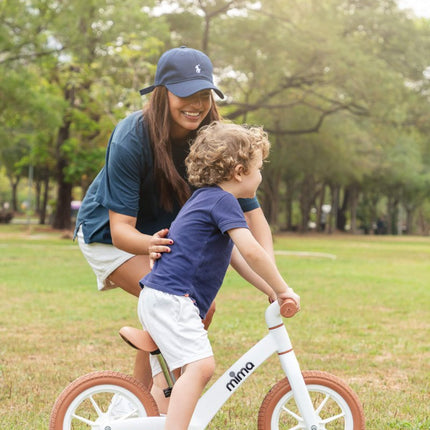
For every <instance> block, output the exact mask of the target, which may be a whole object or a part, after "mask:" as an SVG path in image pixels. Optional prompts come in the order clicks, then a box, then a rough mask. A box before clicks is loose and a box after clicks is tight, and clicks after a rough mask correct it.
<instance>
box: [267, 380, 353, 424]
mask: <svg viewBox="0 0 430 430" xmlns="http://www.w3.org/2000/svg"><path fill="white" fill-rule="evenodd" d="M306 387H307V389H308V391H309V392H310V394H311V398H312V400H314V399H313V396H314V395H315V394H317V393H318V394H321V395H322V400H321V401H320V402H319V404H317V405H315V404H314V406H315V407H316V408H317V409H316V410H317V412H318V415H319V417H320V419H319V422H318V424H319V425H318V430H326V429H327V430H331V429H339V430H340V429H342V430H353V425H354V419H353V416H352V412H351V409H350V407H349V406H348V403H347V402H346V401H345V399H344V398H343V397H342V396H341V395H340V394H339V393H337V392H336V391H335V390H333V389H331V388H329V387H325V386H323V385H318V384H310V385H306ZM290 401H293V393H292V391H289V392H288V393H287V394H286V395H285V396H283V397H282V398H281V399H279V401H278V403H277V405H276V407H275V408H274V410H273V414H272V418H271V423H270V426H271V429H272V430H300V429H305V428H306V426H305V423H304V421H303V419H302V417H301V416H300V414H299V413H298V412H297V411H293V410H291V409H288V408H287V407H286V406H285V405H286V404H287V403H288V402H290ZM328 404H330V405H334V404H336V405H337V408H338V409H339V411H338V412H337V413H335V414H333V415H331V416H324V412H326V410H325V408H324V407H325V406H327V405H328ZM294 405H295V402H294ZM318 408H321V409H320V410H319V411H318ZM282 415H287V416H289V417H291V418H292V419H295V420H296V424H295V425H294V426H292V427H289V428H288V429H287V427H281V428H280V427H279V420H280V418H281V416H282ZM339 420H341V421H343V423H344V424H343V426H341V424H340V422H339ZM336 421H337V422H338V423H336ZM334 423H336V424H338V425H337V427H334V425H335V424H334Z"/></svg>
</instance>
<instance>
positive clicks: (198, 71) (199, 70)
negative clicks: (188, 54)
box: [195, 64, 202, 73]
mask: <svg viewBox="0 0 430 430" xmlns="http://www.w3.org/2000/svg"><path fill="white" fill-rule="evenodd" d="M195 68H196V73H200V72H201V71H202V69H201V68H200V64H196V67H195Z"/></svg>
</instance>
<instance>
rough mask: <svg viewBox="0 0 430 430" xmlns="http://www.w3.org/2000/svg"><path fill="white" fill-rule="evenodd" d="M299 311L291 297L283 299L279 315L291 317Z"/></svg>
mask: <svg viewBox="0 0 430 430" xmlns="http://www.w3.org/2000/svg"><path fill="white" fill-rule="evenodd" d="M298 311H299V306H298V305H297V302H296V301H295V300H294V299H292V298H289V299H285V300H284V302H283V303H282V305H281V315H282V316H283V317H285V318H291V317H293V316H294V315H295V314H296V313H297V312H298Z"/></svg>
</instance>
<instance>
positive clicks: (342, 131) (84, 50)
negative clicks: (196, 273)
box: [0, 0, 430, 232]
mask: <svg viewBox="0 0 430 430" xmlns="http://www.w3.org/2000/svg"><path fill="white" fill-rule="evenodd" d="M0 20H1V22H2V26H0V68H1V72H2V79H1V80H0V95H1V97H0V106H1V109H0V125H1V127H0V137H1V139H0V157H1V161H2V163H3V164H4V165H5V166H7V172H8V173H7V174H8V177H9V178H10V180H11V184H13V183H17V181H19V178H21V177H22V176H25V174H26V173H25V171H26V167H28V165H30V164H31V165H34V166H35V169H36V172H37V175H36V178H40V180H42V178H44V180H45V181H46V178H50V179H51V180H54V183H55V184H56V188H57V196H56V201H57V205H56V211H55V213H56V216H55V218H54V226H56V227H58V228H68V227H69V226H70V225H69V223H70V215H69V207H70V201H71V199H72V197H73V194H72V192H73V188H74V187H75V186H80V187H81V189H82V190H83V191H85V190H86V188H87V187H88V185H89V183H90V182H91V180H92V179H93V178H94V176H95V174H96V173H97V171H98V170H99V168H100V167H101V166H102V164H103V161H104V160H103V158H104V151H105V147H106V143H107V139H108V136H109V134H110V133H111V131H112V129H113V127H114V126H115V124H116V122H117V121H118V119H120V118H121V117H122V116H124V115H125V114H127V113H128V112H131V111H133V110H136V109H140V108H141V104H142V100H141V99H140V97H139V95H138V89H139V88H140V87H143V86H145V85H148V84H150V83H151V82H152V80H153V76H154V73H155V68H156V63H157V60H158V58H159V56H160V54H161V53H162V52H163V51H165V50H166V49H169V48H171V47H174V46H180V45H183V44H185V45H188V46H191V47H194V48H197V49H202V50H204V51H205V52H207V53H208V54H209V55H210V57H211V59H212V61H213V63H214V66H215V75H216V76H215V77H216V81H217V83H218V84H219V85H220V86H221V88H222V89H223V91H224V93H225V94H227V99H226V100H225V101H222V102H219V105H220V107H221V110H222V114H223V116H224V118H225V119H226V120H231V121H235V122H248V123H255V124H262V125H263V126H264V127H265V129H266V130H267V131H268V132H269V133H270V136H271V141H272V153H271V158H270V163H268V164H267V166H266V168H265V175H264V176H265V180H264V183H263V185H262V188H261V193H260V195H259V196H260V200H261V202H262V204H263V207H264V210H265V212H266V215H267V216H268V218H269V220H270V222H271V224H272V225H273V226H274V227H278V228H289V229H292V228H295V226H296V228H300V229H301V230H306V229H307V228H308V226H309V225H310V224H309V223H310V221H316V223H317V225H319V224H320V218H321V216H322V214H323V210H322V207H323V205H324V204H330V205H331V206H332V212H331V218H330V222H329V227H328V231H333V229H334V228H339V229H345V227H346V223H347V222H349V223H350V225H351V228H352V230H353V231H355V230H356V229H357V228H358V227H360V225H361V226H362V227H363V228H366V229H368V228H369V225H370V226H371V224H372V223H374V222H375V221H376V218H377V217H378V216H379V215H380V213H379V212H381V213H382V212H383V213H385V214H387V216H388V219H389V224H390V225H389V228H390V231H391V232H394V231H395V230H396V229H397V228H398V224H399V223H398V213H399V210H403V211H405V213H406V215H407V222H406V224H407V225H406V229H407V230H408V231H409V232H412V231H413V229H414V228H417V227H420V229H421V231H425V228H424V227H425V223H426V222H428V220H427V221H425V214H426V213H428V211H425V210H422V208H424V207H426V205H428V200H429V197H430V196H429V192H428V191H427V190H428V189H429V187H428V182H429V166H430V142H429V138H428V135H429V124H430V121H429V119H430V106H429V84H430V65H429V64H428V55H427V53H428V52H429V48H430V46H429V45H430V22H429V20H425V19H420V18H416V17H411V16H410V15H408V14H406V13H405V12H404V11H401V10H399V9H398V7H397V3H396V2H395V1H394V0H384V1H382V0H327V1H324V2H321V1H319V0H300V1H297V0H282V1H281V0H261V1H259V2H254V1H246V0H199V1H196V0H177V1H175V2H168V3H166V2H158V3H156V2H146V3H145V4H144V5H142V2H139V1H137V0H122V1H119V0H103V1H102V0H85V1H84V0H74V1H73V2H61V1H57V0H16V1H4V2H3V3H2V4H1V7H0ZM79 197H80V196H75V198H79ZM414 214H417V215H419V218H420V221H419V223H418V222H415V223H414ZM427 230H428V229H427Z"/></svg>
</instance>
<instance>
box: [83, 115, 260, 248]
mask: <svg viewBox="0 0 430 430" xmlns="http://www.w3.org/2000/svg"><path fill="white" fill-rule="evenodd" d="M185 156H186V154H185V153H184V155H183V157H182V158H185ZM176 161H177V162H181V163H183V160H176ZM178 170H179V168H178ZM239 202H240V205H241V207H242V210H243V211H244V212H247V211H250V210H253V209H256V208H258V207H259V204H258V201H257V199H239ZM179 209H180V205H179V203H178V202H177V201H176V200H174V201H173V209H172V211H166V210H165V209H163V208H162V207H161V204H160V198H159V193H158V191H157V187H156V185H155V183H154V180H153V163H152V151H151V145H150V141H149V135H148V132H147V129H146V124H145V121H144V118H143V114H142V111H138V112H134V113H132V114H131V115H129V116H127V117H126V118H124V119H123V120H122V121H120V122H119V123H118V125H117V126H116V128H115V130H114V131H113V133H112V135H111V137H110V139H109V144H108V148H107V152H106V161H105V166H104V167H103V168H102V170H101V171H100V172H99V174H98V175H97V177H96V178H95V179H94V181H93V182H92V184H91V185H90V187H89V189H88V191H87V193H86V195H85V198H84V200H83V201H82V205H81V207H80V209H79V212H78V216H77V220H76V229H75V235H76V232H77V230H78V228H79V226H81V225H82V232H83V235H84V239H85V242H86V243H92V242H99V243H107V244H112V237H111V232H110V226H109V210H112V211H114V212H117V213H120V214H122V215H128V216H132V217H135V218H136V220H137V221H136V229H137V230H139V231H140V232H141V233H144V234H150V235H152V234H154V233H156V232H157V231H159V230H161V229H163V228H169V227H170V225H171V223H172V222H173V220H174V219H175V218H176V216H177V214H178V212H179Z"/></svg>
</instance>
